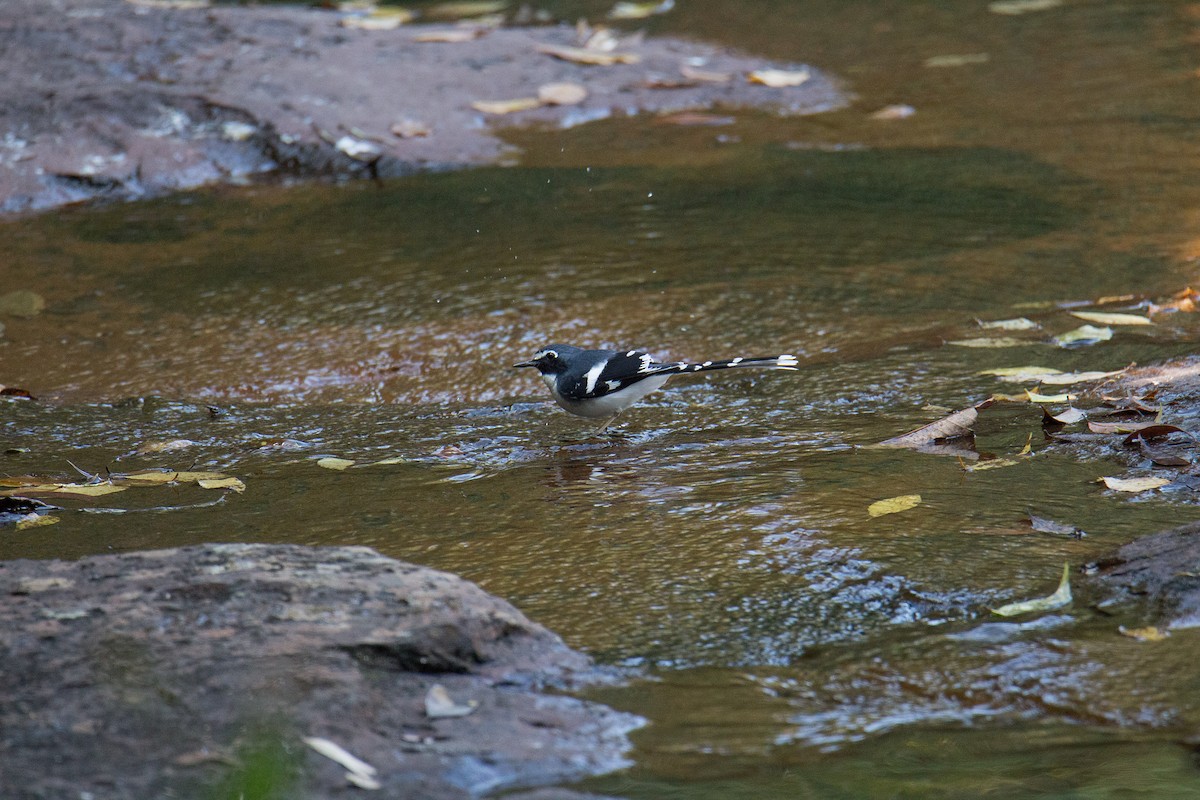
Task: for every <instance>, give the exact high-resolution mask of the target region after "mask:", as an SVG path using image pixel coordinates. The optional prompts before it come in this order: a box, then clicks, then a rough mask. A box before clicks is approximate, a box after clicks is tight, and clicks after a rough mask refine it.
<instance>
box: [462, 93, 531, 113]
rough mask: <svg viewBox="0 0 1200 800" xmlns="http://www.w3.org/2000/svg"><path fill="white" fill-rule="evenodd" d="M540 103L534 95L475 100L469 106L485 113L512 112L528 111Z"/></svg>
mask: <svg viewBox="0 0 1200 800" xmlns="http://www.w3.org/2000/svg"><path fill="white" fill-rule="evenodd" d="M541 104H542V101H541V100H538V99H537V98H536V97H519V98H517V99H516V100H476V101H475V102H473V103H471V108H473V109H475V110H476V111H482V112H483V113H485V114H512V113H515V112H517V111H528V110H529V109H531V108H537V107H538V106H540V105H541Z"/></svg>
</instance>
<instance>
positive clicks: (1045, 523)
mask: <svg viewBox="0 0 1200 800" xmlns="http://www.w3.org/2000/svg"><path fill="white" fill-rule="evenodd" d="M1029 526H1030V527H1031V528H1033V529H1034V530H1035V531H1037V532H1038V533H1053V534H1057V535H1060V536H1071V537H1073V538H1075V539H1082V538H1083V537H1085V536H1087V534H1086V533H1084V532H1083V531H1082V530H1080V529H1079V528H1076V527H1075V526H1074V525H1064V524H1063V523H1061V522H1055V521H1054V520H1050V519H1046V518H1045V517H1037V516H1034V515H1033V514H1030V515H1029Z"/></svg>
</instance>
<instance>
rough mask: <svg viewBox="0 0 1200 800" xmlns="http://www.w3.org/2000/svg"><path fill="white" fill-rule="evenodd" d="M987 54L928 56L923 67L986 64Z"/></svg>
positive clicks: (935, 67) (934, 67)
mask: <svg viewBox="0 0 1200 800" xmlns="http://www.w3.org/2000/svg"><path fill="white" fill-rule="evenodd" d="M987 61H988V54H987V53H966V54H964V55H953V56H930V57H929V58H927V59H925V66H926V67H928V68H931V69H937V68H940V67H965V66H967V65H969V64H986V63H987Z"/></svg>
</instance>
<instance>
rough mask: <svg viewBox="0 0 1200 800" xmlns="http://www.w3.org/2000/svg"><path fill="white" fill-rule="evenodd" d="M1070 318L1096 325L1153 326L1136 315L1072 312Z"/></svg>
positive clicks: (1145, 319) (1145, 318)
mask: <svg viewBox="0 0 1200 800" xmlns="http://www.w3.org/2000/svg"><path fill="white" fill-rule="evenodd" d="M1071 316H1072V317H1078V318H1079V319H1081V320H1084V321H1085V322H1095V323H1096V324H1097V325H1153V324H1154V323H1153V322H1151V321H1150V320H1149V319H1148V318H1147V317H1140V316H1138V315H1137V314H1109V313H1106V312H1104V311H1072V312H1071Z"/></svg>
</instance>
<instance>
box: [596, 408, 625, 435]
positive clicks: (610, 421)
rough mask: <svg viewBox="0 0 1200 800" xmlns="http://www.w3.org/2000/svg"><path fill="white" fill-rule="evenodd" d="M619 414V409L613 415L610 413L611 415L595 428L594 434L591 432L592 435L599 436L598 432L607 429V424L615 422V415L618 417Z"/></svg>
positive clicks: (600, 432)
mask: <svg viewBox="0 0 1200 800" xmlns="http://www.w3.org/2000/svg"><path fill="white" fill-rule="evenodd" d="M619 416H621V412H620V411H618V412H617V413H616V414H613V415H612V416H611V417H609V418H608V419H606V420H604V424H603V425H601V426H600V427H599V428H597V429H596V432H595V433H594V434H592V435H593V436H599V435H600V434H602V433H604V432H605V431H606V430H608V426H609V425H612V424H613V423H614V422H616V421H617V417H619Z"/></svg>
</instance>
